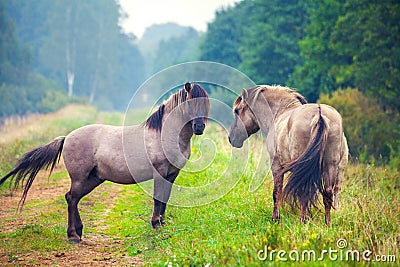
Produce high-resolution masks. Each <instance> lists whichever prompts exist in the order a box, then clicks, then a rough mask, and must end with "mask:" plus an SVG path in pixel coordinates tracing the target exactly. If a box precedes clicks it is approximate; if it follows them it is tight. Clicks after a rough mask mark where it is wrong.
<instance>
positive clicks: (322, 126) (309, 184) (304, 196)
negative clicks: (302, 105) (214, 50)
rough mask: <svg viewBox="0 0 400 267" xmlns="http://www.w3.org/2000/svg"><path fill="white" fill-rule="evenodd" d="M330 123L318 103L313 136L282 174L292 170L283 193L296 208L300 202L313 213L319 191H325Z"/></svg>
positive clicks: (312, 126)
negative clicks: (324, 165)
mask: <svg viewBox="0 0 400 267" xmlns="http://www.w3.org/2000/svg"><path fill="white" fill-rule="evenodd" d="M328 127H329V126H328V125H327V123H326V122H325V120H324V118H323V117H322V114H321V107H320V106H319V105H318V115H316V116H315V117H314V119H313V121H312V122H311V138H310V141H309V143H308V145H307V148H306V149H305V151H304V152H303V153H302V154H301V155H300V156H299V158H297V159H295V160H293V161H292V162H290V163H289V164H288V165H287V166H285V168H284V169H283V170H282V174H284V173H286V172H290V175H289V177H288V182H287V184H286V186H285V189H284V191H283V195H284V197H285V198H286V200H287V201H288V202H289V204H290V205H291V206H292V208H294V207H295V206H297V205H298V204H299V205H300V206H301V207H305V208H306V209H307V210H308V212H309V213H310V214H311V208H312V207H313V206H315V205H316V202H317V201H318V191H319V192H321V193H323V192H324V185H323V182H322V164H323V160H322V158H323V154H324V149H325V145H326V140H327V136H328Z"/></svg>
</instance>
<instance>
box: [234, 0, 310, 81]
mask: <svg viewBox="0 0 400 267" xmlns="http://www.w3.org/2000/svg"><path fill="white" fill-rule="evenodd" d="M306 7H307V1H298V0H285V1H282V0H269V1H265V0H255V1H253V9H254V11H253V12H252V13H251V14H249V15H250V16H249V18H248V19H249V21H250V22H251V23H250V25H249V26H248V27H247V28H246V31H245V35H244V37H245V38H244V41H243V44H242V46H241V48H240V56H241V60H242V63H241V64H240V69H241V70H243V71H244V72H245V73H246V74H247V75H248V76H249V77H250V78H252V79H253V80H254V81H255V82H256V83H258V84H260V83H264V84H286V83H287V81H288V80H289V78H290V75H291V74H292V72H293V71H294V68H295V66H296V65H299V64H302V59H301V58H300V48H299V45H298V42H299V40H301V39H302V38H304V35H305V31H304V29H305V27H306V25H307V23H308V18H307V13H306Z"/></svg>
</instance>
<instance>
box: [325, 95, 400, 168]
mask: <svg viewBox="0 0 400 267" xmlns="http://www.w3.org/2000/svg"><path fill="white" fill-rule="evenodd" d="M318 102H319V103H325V104H328V105H331V106H333V107H335V108H336V109H337V110H338V111H339V112H340V114H341V115H342V117H343V124H344V131H345V134H346V137H347V141H348V144H349V149H350V154H351V155H352V156H355V157H357V158H358V159H359V160H360V161H361V162H370V163H375V162H376V160H377V159H382V160H380V161H379V162H381V163H388V162H389V161H393V162H396V158H397V157H398V156H399V151H398V150H399V144H398V140H399V137H400V130H399V124H400V116H399V114H398V113H396V112H393V111H391V110H383V109H382V108H381V107H380V106H379V104H378V103H377V101H376V100H375V99H373V98H368V97H367V96H365V95H363V94H362V93H361V92H360V91H358V90H357V89H353V88H347V89H339V90H337V91H335V92H333V93H332V94H331V95H328V94H321V96H320V99H319V101H318ZM397 161H398V160H397ZM396 168H397V167H396Z"/></svg>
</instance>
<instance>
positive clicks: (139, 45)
mask: <svg viewBox="0 0 400 267" xmlns="http://www.w3.org/2000/svg"><path fill="white" fill-rule="evenodd" d="M399 5H400V4H399V2H398V1H394V0H383V1H373V0H321V1H316V0H279V1H278V0H252V1H241V2H238V3H236V4H235V5H233V6H231V7H227V8H223V9H220V10H218V11H217V12H216V14H215V18H214V20H213V21H212V22H210V23H209V24H208V28H207V31H206V32H205V33H199V32H197V31H196V30H194V29H193V28H184V27H177V26H176V25H155V26H154V27H151V28H150V29H149V31H148V33H147V34H146V33H145V35H144V37H143V38H142V39H141V40H136V37H135V36H133V35H129V34H128V35H127V34H124V33H122V31H121V28H120V27H119V26H118V25H119V21H120V20H121V19H123V17H124V14H121V12H122V11H121V10H120V8H119V5H118V2H116V1H113V0H98V1H79V0H58V1H52V0H38V1H19V0H0V23H1V35H0V96H1V97H0V117H1V116H7V115H10V114H24V113H26V112H47V111H51V110H54V109H57V108H58V107H59V106H61V105H64V104H65V103H66V102H68V101H85V102H89V103H92V104H95V105H96V106H98V107H99V108H101V109H124V108H125V107H126V106H127V103H128V101H129V98H130V96H131V95H132V93H133V91H134V90H135V89H137V88H138V86H139V85H140V84H141V83H142V82H143V81H145V79H146V78H147V77H149V76H150V75H151V74H153V73H155V72H157V71H159V70H161V69H163V68H165V67H168V66H171V65H173V64H177V63H181V62H185V61H191V60H207V61H216V62H220V63H224V64H227V65H230V66H232V67H235V68H237V69H239V70H240V71H242V72H243V73H245V74H246V75H248V76H249V77H250V78H251V79H252V80H253V81H254V82H255V83H256V84H281V85H287V86H290V87H293V88H296V89H297V90H298V91H299V92H300V93H302V94H303V95H305V96H306V98H307V99H308V100H309V101H310V102H316V101H319V102H324V103H331V104H332V105H333V106H336V107H338V109H339V111H340V112H341V113H342V114H343V116H344V117H346V120H347V121H345V122H346V123H345V132H346V135H348V139H349V144H350V152H351V153H352V154H353V155H355V156H356V157H358V158H359V159H360V160H363V161H369V162H373V161H374V160H378V159H384V160H383V161H385V162H389V161H392V162H395V160H394V159H395V158H398V157H399V156H400V142H399V140H400V138H399V137H400V130H399V126H398V125H400V118H399V114H398V112H399V109H400V104H399V101H397V98H398V96H399V91H400V75H399V74H400V73H399V69H400V66H399V65H400V47H399V45H400V40H399V39H400V31H399V26H400V25H399V24H400V23H399V21H400V8H399ZM167 32H168V34H167ZM163 34H165V36H164V37H163V36H162V35H163ZM146 38H147V39H146ZM152 42H153V43H152ZM151 47H152V48H151ZM149 48H151V49H150V50H151V51H148V50H146V49H149ZM208 90H209V91H210V93H211V94H213V93H215V94H218V89H217V88H212V87H210V88H209V89H208ZM219 97H221V96H220V94H219ZM222 97H223V96H222ZM82 99H83V100H82ZM222 100H223V99H222ZM226 101H227V102H229V101H231V99H228V97H227V99H226ZM360 114H362V116H361V115H360Z"/></svg>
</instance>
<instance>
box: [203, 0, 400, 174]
mask: <svg viewBox="0 0 400 267" xmlns="http://www.w3.org/2000/svg"><path fill="white" fill-rule="evenodd" d="M200 48H201V49H200V50H201V56H200V59H202V60H214V61H218V62H222V63H225V64H228V65H231V66H233V67H236V68H238V69H239V70H241V71H242V72H244V73H245V74H247V75H249V77H250V78H252V79H253V80H254V81H255V83H256V84H281V85H288V86H291V87H293V88H296V89H297V90H298V91H299V92H300V93H302V94H303V95H305V96H306V98H307V99H308V100H309V101H310V102H316V101H319V102H324V103H328V104H332V105H333V106H335V107H337V108H338V109H339V111H340V112H341V113H342V115H343V117H344V118H345V133H346V135H347V136H348V139H349V145H350V153H351V154H352V155H354V156H355V157H357V158H358V159H359V160H361V161H366V162H375V161H377V160H379V161H380V162H382V161H383V162H389V161H391V162H392V163H393V165H394V166H395V167H396V168H399V167H400V164H399V163H400V162H399V160H398V158H399V157H400V141H399V140H400V138H399V137H400V129H399V125H400V118H399V113H398V112H399V110H400V102H399V101H398V97H399V95H400V94H399V93H400V75H399V74H400V3H399V2H398V1H394V0H383V1H373V0H320V1H314V0H268V1H266V0H253V1H242V2H239V3H237V4H236V5H235V6H233V7H229V8H225V9H223V10H220V11H218V12H217V14H216V17H215V20H214V21H213V22H211V23H210V24H209V25H208V30H207V32H206V34H205V36H204V38H203V40H202V42H201V44H200ZM396 158H397V160H396ZM382 159H383V160H382Z"/></svg>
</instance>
